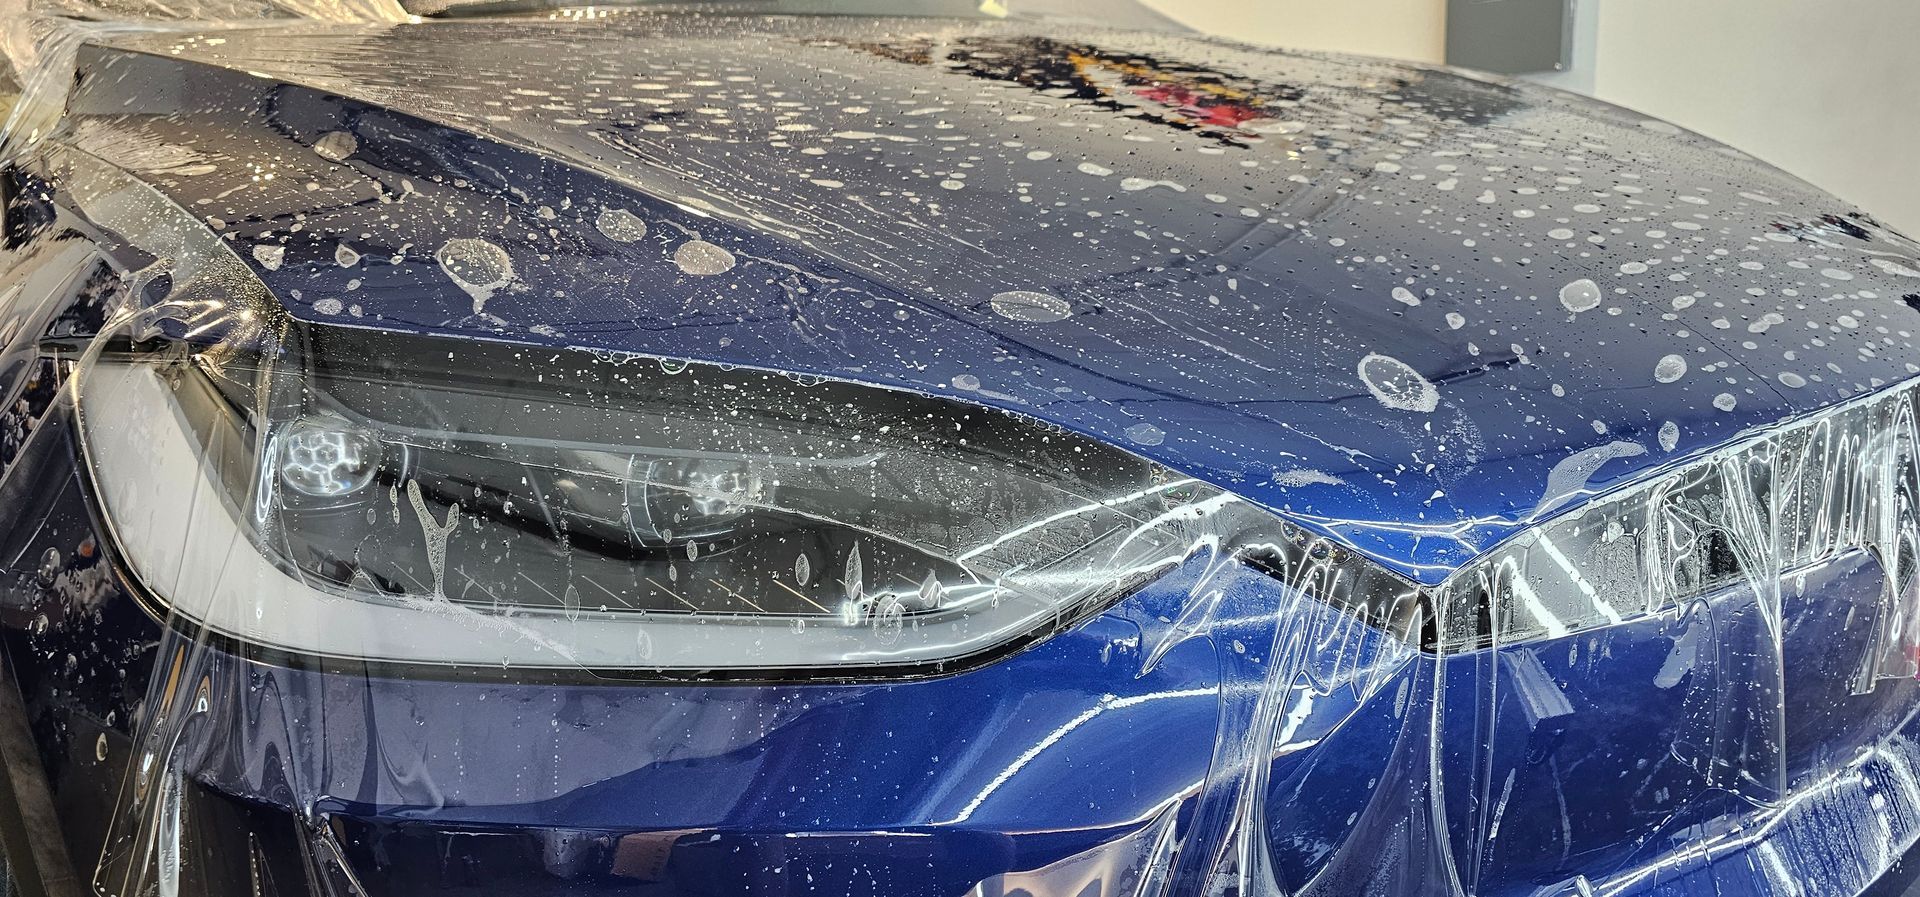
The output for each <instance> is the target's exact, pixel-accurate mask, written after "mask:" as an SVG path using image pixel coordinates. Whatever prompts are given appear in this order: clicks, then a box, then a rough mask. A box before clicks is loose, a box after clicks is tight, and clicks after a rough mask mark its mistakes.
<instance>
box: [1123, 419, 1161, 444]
mask: <svg viewBox="0 0 1920 897" xmlns="http://www.w3.org/2000/svg"><path fill="white" fill-rule="evenodd" d="M1127 441H1128V442H1131V443H1133V444H1134V445H1159V444H1160V443H1163V442H1166V441H1167V434H1166V431H1164V430H1162V429H1160V428H1159V427H1156V426H1154V425H1152V424H1145V423H1142V424H1134V425H1133V426H1131V427H1128V428H1127Z"/></svg>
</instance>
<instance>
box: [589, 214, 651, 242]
mask: <svg viewBox="0 0 1920 897" xmlns="http://www.w3.org/2000/svg"><path fill="white" fill-rule="evenodd" d="M593 226H594V227H596V228H599V230H600V232H601V233H602V234H605V235H606V237H607V239H609V240H612V241H614V242H615V243H632V242H635V241H637V240H640V239H642V238H644V237H646V235H647V223H646V222H645V221H641V220H640V216H638V215H635V214H633V213H632V212H629V211H627V210H626V209H601V210H600V215H599V217H597V218H595V219H594V220H593Z"/></svg>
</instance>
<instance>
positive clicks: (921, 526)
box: [78, 327, 1266, 671]
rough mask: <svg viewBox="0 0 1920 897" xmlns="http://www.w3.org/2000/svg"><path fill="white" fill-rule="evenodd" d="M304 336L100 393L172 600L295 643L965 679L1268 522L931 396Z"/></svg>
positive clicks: (197, 360) (585, 662) (89, 383)
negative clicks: (981, 661) (1201, 549)
mask: <svg viewBox="0 0 1920 897" xmlns="http://www.w3.org/2000/svg"><path fill="white" fill-rule="evenodd" d="M290 333H291V334H292V335H291V336H288V337H286V338H283V339H277V340H276V339H267V338H266V337H264V336H260V335H258V334H255V338H256V339H257V340H259V341H261V342H263V343H265V344H269V346H270V348H268V349H265V350H261V351H237V350H236V349H235V348H234V347H233V345H232V344H231V343H229V344H226V345H219V346H217V347H214V348H195V347H193V346H192V345H191V344H190V343H189V342H186V341H181V340H178V339H173V340H167V339H152V340H148V341H145V342H138V343H136V342H132V341H128V340H125V339H122V340H120V341H119V342H118V344H117V345H115V346H113V347H112V348H110V349H107V350H104V351H102V352H101V353H99V354H98V357H97V358H96V359H95V360H94V361H92V362H91V364H90V366H89V368H88V369H87V370H86V371H84V372H83V373H82V378H83V379H82V387H81V391H80V398H79V403H78V408H79V412H80V419H81V430H82V434H83V438H84V442H85V445H86V450H87V455H88V458H89V461H90V463H91V465H92V470H93V475H94V478H95V480H96V483H97V490H98V492H99V494H100V497H101V500H102V502H103V503H104V506H105V511H106V514H107V516H108V518H109V519H110V521H111V524H112V527H113V530H114V533H115V538H116V539H117V541H118V542H119V543H120V545H121V546H122V549H123V553H124V554H125V556H126V559H127V561H128V563H129V565H130V566H131V568H132V571H133V573H134V574H135V575H136V576H137V578H138V579H139V580H140V581H142V582H144V583H145V584H147V586H148V587H149V589H150V590H151V591H152V592H153V593H154V594H155V595H156V596H157V597H158V598H159V599H160V600H163V601H165V602H167V603H169V604H170V605H171V609H172V611H173V612H174V613H176V614H179V615H182V616H184V617H186V618H188V619H189V620H191V621H193V622H195V623H198V624H201V625H204V626H206V627H209V628H210V629H212V630H213V631H215V632H217V633H221V634H224V635H227V636H231V637H234V638H238V639H241V640H244V641H246V642H248V643H252V644H256V645H262V646H267V647H269V648H275V649H280V650H284V651H289V652H297V653H300V654H310V655H320V656H341V657H354V658H368V659H375V660H384V661H404V662H423V663H442V664H488V665H498V664H511V665H514V666H529V665H532V666H576V665H577V666H584V667H591V668H596V669H612V668H657V669H666V670H707V669H717V670H727V669H743V668H744V669H753V670H762V671H765V670H803V669H818V668H841V669H844V668H847V667H900V666H931V665H940V664H950V663H952V662H954V661H957V660H962V659H966V658H974V657H979V656H982V655H985V654H989V653H992V652H995V651H998V650H1002V649H1006V648H1008V647H1009V646H1013V645H1017V644H1020V643H1022V642H1024V641H1027V640H1031V639H1033V638H1035V637H1037V636H1040V635H1044V634H1046V633H1048V632H1051V631H1053V630H1055V629H1056V628H1058V627H1060V626H1062V625H1064V624H1066V623H1068V622H1071V621H1073V620H1075V619H1077V618H1078V617H1080V616H1081V615H1083V614H1084V613H1087V612H1088V611H1090V610H1094V609H1098V608H1100V607H1102V606H1103V605H1104V604H1105V603H1106V602H1108V601H1109V600H1110V599H1113V598H1114V597H1116V596H1117V595H1119V594H1120V593H1122V592H1123V591H1125V590H1127V589H1128V588H1130V587H1132V586H1134V585H1137V584H1138V583H1140V582H1141V581H1143V580H1144V579H1145V578H1147V577H1150V576H1153V575H1155V574H1157V573H1159V572H1161V571H1164V570H1165V569H1166V568H1168V567H1169V566H1170V565H1172V564H1175V563H1177V562H1179V561H1180V559H1181V558H1183V557H1184V556H1185V555H1186V554H1187V553H1188V552H1189V551H1190V550H1192V549H1193V548H1194V546H1196V545H1199V544H1203V543H1217V542H1218V541H1219V540H1218V538H1217V534H1218V533H1219V532H1221V530H1222V527H1223V526H1229V525H1233V526H1241V525H1252V522H1253V521H1255V520H1265V519H1266V518H1265V517H1264V515H1261V514H1258V513H1256V512H1253V511H1251V510H1250V509H1247V508H1245V507H1244V506H1243V505H1241V504H1240V503H1238V502H1236V501H1233V500H1230V499H1228V498H1226V497H1224V496H1223V495H1221V494H1220V493H1219V492H1218V491H1216V490H1214V489H1211V488H1208V487H1205V486H1202V485H1200V484H1198V483H1195V482H1193V481H1191V480H1187V479H1183V478H1179V477H1175V476H1172V475H1170V474H1169V473H1168V472H1167V471H1165V470H1164V469H1162V468H1159V467H1156V466H1154V465H1152V464H1150V463H1147V462H1145V461H1142V460H1140V459H1138V458H1136V457H1133V456H1131V455H1129V454H1126V453H1125V452H1122V451H1119V450H1116V449H1113V448H1110V447H1107V446H1104V445H1101V444H1099V443H1095V442H1092V441H1089V440H1086V439H1083V438H1080V437H1077V436H1075V435H1072V434H1070V433H1067V432H1064V431H1059V430H1054V429H1049V428H1046V427H1044V426H1042V425H1039V424H1036V423H1034V422H1032V421H1030V420H1027V419H1025V418H1021V417H1017V416H1014V415H1009V414H1005V413H1001V412H997V411H991V410H987V409H983V408H978V407H973V406H968V405H962V404H959V403H953V402H947V401H942V400H937V399H931V398H926V397H923V396H918V395H912V394H907V393H901V392H894V391H888V390H882V389H877V388H869V387H862V386H854V385H849V384H844V383H838V382H822V383H805V382H799V381H797V380H795V379H792V378H788V377H785V376H782V375H778V374H769V373H764V372H758V371H741V370H732V371H728V370H722V369H719V368H715V367H707V366H699V365H684V364H675V363H663V362H659V361H656V360H651V359H630V358H618V357H609V356H604V355H593V354H589V353H584V352H571V351H556V350H550V349H530V348H521V347H513V346H507V345H501V344H490V343H473V342H460V343H450V342H442V341H434V340H425V339H420V338H415V337H405V336H396V335H390V334H382V333H378V332H372V331H360V330H341V329H332V328H304V327H294V328H293V329H292V330H291V331H290ZM1234 520H1239V521H1241V523H1240V524H1231V523H1230V521H1234Z"/></svg>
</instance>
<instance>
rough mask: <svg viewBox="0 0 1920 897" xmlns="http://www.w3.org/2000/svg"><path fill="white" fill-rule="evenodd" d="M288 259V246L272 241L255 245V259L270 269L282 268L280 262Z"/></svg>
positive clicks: (261, 265)
mask: <svg viewBox="0 0 1920 897" xmlns="http://www.w3.org/2000/svg"><path fill="white" fill-rule="evenodd" d="M286 259H287V247H285V246H279V245H276V244H272V243H261V244H259V245H257V246H255V247H253V260H254V261H256V262H259V263H260V267H262V268H265V269H267V270H268V271H278V270H280V263H281V262H284V261H286Z"/></svg>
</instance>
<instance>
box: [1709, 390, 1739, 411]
mask: <svg viewBox="0 0 1920 897" xmlns="http://www.w3.org/2000/svg"><path fill="white" fill-rule="evenodd" d="M1739 404H1740V400H1739V399H1736V398H1734V397H1733V393H1730V392H1723V393H1721V394H1719V395H1717V396H1714V397H1713V407H1715V408H1718V409H1720V410H1721V411H1732V410H1733V409H1734V407H1735V406H1737V405H1739Z"/></svg>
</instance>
